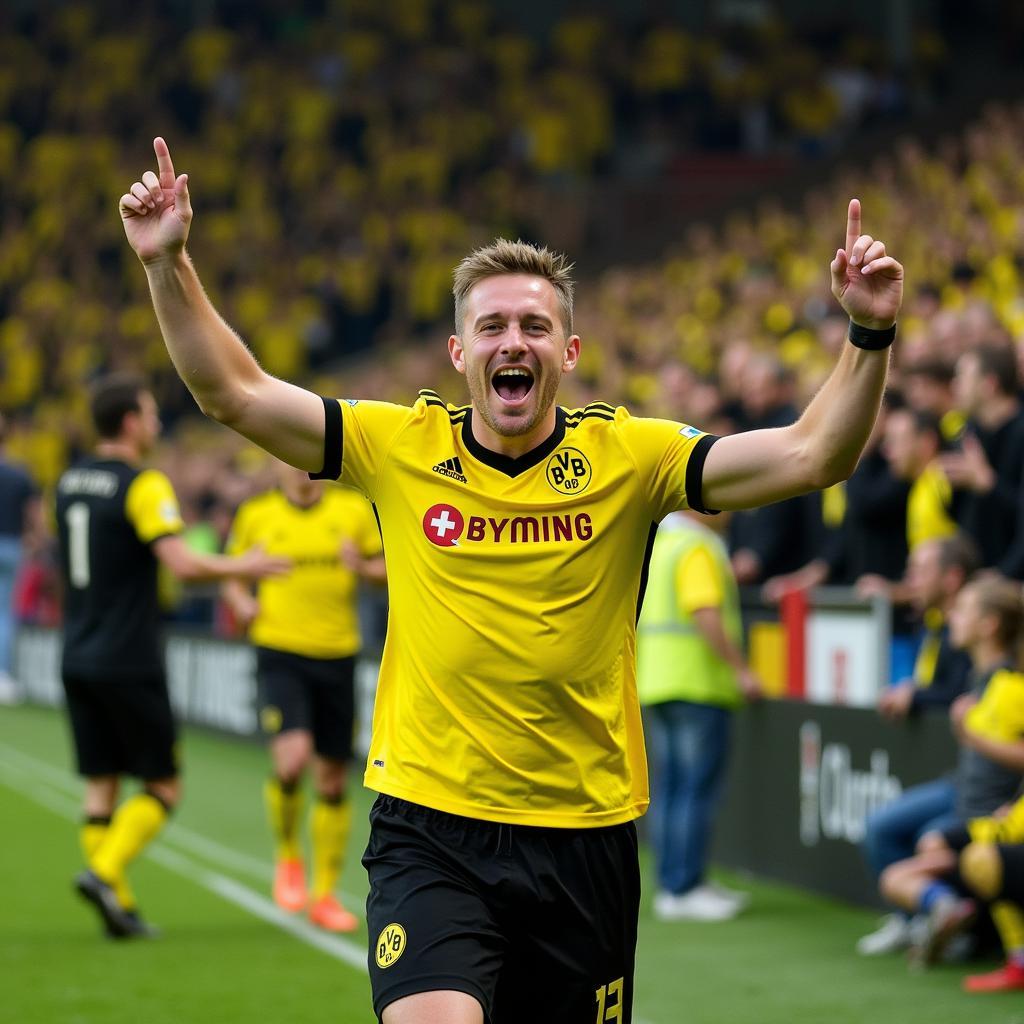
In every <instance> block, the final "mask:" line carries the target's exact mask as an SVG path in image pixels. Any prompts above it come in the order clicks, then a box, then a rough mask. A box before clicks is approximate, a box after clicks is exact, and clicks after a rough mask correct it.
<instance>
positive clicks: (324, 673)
mask: <svg viewBox="0 0 1024 1024" xmlns="http://www.w3.org/2000/svg"><path fill="white" fill-rule="evenodd" d="M275 468H276V471H277V478H278V488H277V489H276V490H273V491H270V492H268V493H266V494H261V495H259V496H258V497H255V498H251V499H250V500H249V501H247V502H245V503H244V504H243V505H242V506H241V507H240V508H239V509H238V513H237V515H236V516H235V521H234V524H233V526H232V529H231V536H230V538H229V541H228V552H229V553H230V554H242V553H243V552H245V551H248V550H250V549H252V548H254V547H260V548H263V549H265V550H266V551H268V552H270V553H273V554H277V555H281V556H282V557H286V558H288V559H289V560H290V562H291V565H292V569H291V571H290V572H289V573H288V574H287V575H285V576H280V577H277V578H274V579H268V580H263V581H262V582H260V583H259V585H258V586H257V588H256V591H255V593H254V592H253V589H252V588H251V587H248V586H246V585H245V584H243V583H241V582H238V581H235V580H232V581H229V582H228V583H226V584H225V585H224V587H223V588H222V593H223V595H224V597H225V599H226V600H227V602H228V604H229V605H230V607H231V609H232V610H233V612H234V614H235V617H236V618H237V619H238V621H239V622H240V623H241V624H242V625H244V626H247V627H248V630H249V638H250V640H252V642H253V644H255V645H256V649H257V676H258V679H259V688H260V705H261V706H260V723H261V725H262V727H263V731H264V732H265V733H266V734H267V735H269V736H270V737H271V739H270V756H271V762H272V765H273V775H272V776H271V778H270V779H268V780H267V783H266V786H265V787H264V796H265V799H266V805H267V814H268V817H269V819H270V825H271V829H272V830H273V833H274V837H275V840H276V850H275V859H276V865H275V871H274V899H275V900H276V901H277V903H278V905H279V906H281V907H282V908H284V909H285V910H289V911H298V910H302V909H304V908H305V907H307V905H308V908H309V917H310V920H311V921H312V922H313V923H314V924H317V925H319V926H320V927H321V928H326V929H327V930H329V931H337V932H348V931H353V930H354V929H355V928H356V927H357V926H358V920H357V919H356V916H355V915H354V914H352V913H351V912H350V911H348V910H346V909H345V908H344V907H343V906H342V905H341V902H340V901H339V900H338V897H337V895H336V894H335V891H334V890H335V886H336V885H337V882H338V877H339V875H340V873H341V867H342V861H343V858H344V854H345V847H346V845H347V842H348V833H349V826H350V823H351V817H352V811H351V805H350V803H349V801H348V799H347V797H346V792H345V787H346V775H347V769H348V762H349V761H350V760H351V759H352V736H353V727H354V723H355V709H356V704H355V680H354V674H355V656H356V654H357V653H358V652H359V649H360V647H361V639H360V635H359V618H358V614H357V608H356V599H357V597H358V589H357V587H358V581H359V579H360V578H365V579H372V580H375V581H378V582H381V581H383V579H384V559H383V557H382V555H381V544H380V533H379V531H378V529H377V523H376V520H375V519H374V517H373V512H372V511H371V509H370V506H369V505H368V504H367V502H366V500H365V499H364V498H362V497H360V495H358V494H356V493H355V492H354V491H350V490H344V489H342V488H339V487H331V488H325V486H324V484H323V483H322V482H321V481H318V480H310V478H309V475H308V474H306V473H304V472H302V470H297V469H293V468H292V467H291V466H288V465H286V464H285V463H283V462H277V464H276V467H275ZM310 762H312V765H313V784H314V788H315V790H316V803H315V804H314V806H313V811H312V815H311V819H310V831H311V836H312V863H313V884H312V893H311V894H307V890H306V880H305V869H304V866H303V861H302V851H301V846H300V842H299V821H300V819H301V810H302V792H301V789H300V785H301V783H302V780H303V776H304V775H305V772H306V769H307V768H308V767H309V765H310Z"/></svg>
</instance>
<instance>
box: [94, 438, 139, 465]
mask: <svg viewBox="0 0 1024 1024" xmlns="http://www.w3.org/2000/svg"><path fill="white" fill-rule="evenodd" d="M96 454H97V455H98V456H99V457H100V458H101V459H118V460H120V461H121V462H127V463H129V464H130V465H137V464H138V463H140V462H141V461H142V452H140V451H139V446H138V445H137V444H135V443H134V442H133V441H121V440H118V441H100V443H99V444H98V445H96Z"/></svg>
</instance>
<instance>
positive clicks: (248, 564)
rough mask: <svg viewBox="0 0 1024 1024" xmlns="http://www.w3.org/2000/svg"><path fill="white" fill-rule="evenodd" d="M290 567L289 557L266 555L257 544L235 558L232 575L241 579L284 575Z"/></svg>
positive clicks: (259, 578) (258, 578)
mask: <svg viewBox="0 0 1024 1024" xmlns="http://www.w3.org/2000/svg"><path fill="white" fill-rule="evenodd" d="M291 568H292V563H291V560H290V559H288V558H281V557H280V556H279V555H268V554H267V553H266V551H264V550H263V548H261V547H259V546H257V547H254V548H249V550H248V551H246V552H244V553H243V554H241V555H239V556H238V557H237V558H236V559H235V567H234V570H235V571H234V575H235V576H237V577H238V578H240V579H243V580H261V579H263V578H264V577H265V576H285V575H286V574H287V573H289V572H290V571H291Z"/></svg>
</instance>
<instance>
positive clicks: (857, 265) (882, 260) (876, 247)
mask: <svg viewBox="0 0 1024 1024" xmlns="http://www.w3.org/2000/svg"><path fill="white" fill-rule="evenodd" d="M830 269H831V271H832V294H833V295H834V296H835V297H836V298H837V299H838V300H839V305H840V306H842V307H843V309H844V310H845V311H846V315H847V316H849V318H850V319H851V320H852V321H853V322H854V323H855V324H860V326H861V327H868V328H870V329H871V330H875V331H880V330H884V329H885V328H887V327H891V326H892V325H893V324H894V323H895V322H896V314H897V313H899V311H900V306H901V305H902V303H903V266H902V264H900V263H897V262H896V260H894V259H893V258H892V257H891V256H888V255H886V252H885V243H884V242H880V241H878V240H877V239H874V238H872V237H871V236H870V235H862V234H861V232H860V200H859V199H851V200H850V207H849V210H848V212H847V218H846V248H845V249H837V250H836V257H835V259H834V260H833V261H832V264H831V267H830Z"/></svg>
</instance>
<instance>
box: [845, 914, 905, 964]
mask: <svg viewBox="0 0 1024 1024" xmlns="http://www.w3.org/2000/svg"><path fill="white" fill-rule="evenodd" d="M910 940H911V934H910V922H909V921H908V920H907V919H906V918H905V917H904V916H903V915H902V914H887V915H886V916H885V917H883V918H882V920H881V923H880V924H879V927H878V928H876V929H875V930H874V931H873V932H871V933H870V934H869V935H865V936H863V937H862V938H860V939H858V940H857V952H858V953H860V955H861V956H884V955H885V954H886V953H898V952H900V950H903V949H907V948H908V947H909V946H910Z"/></svg>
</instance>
